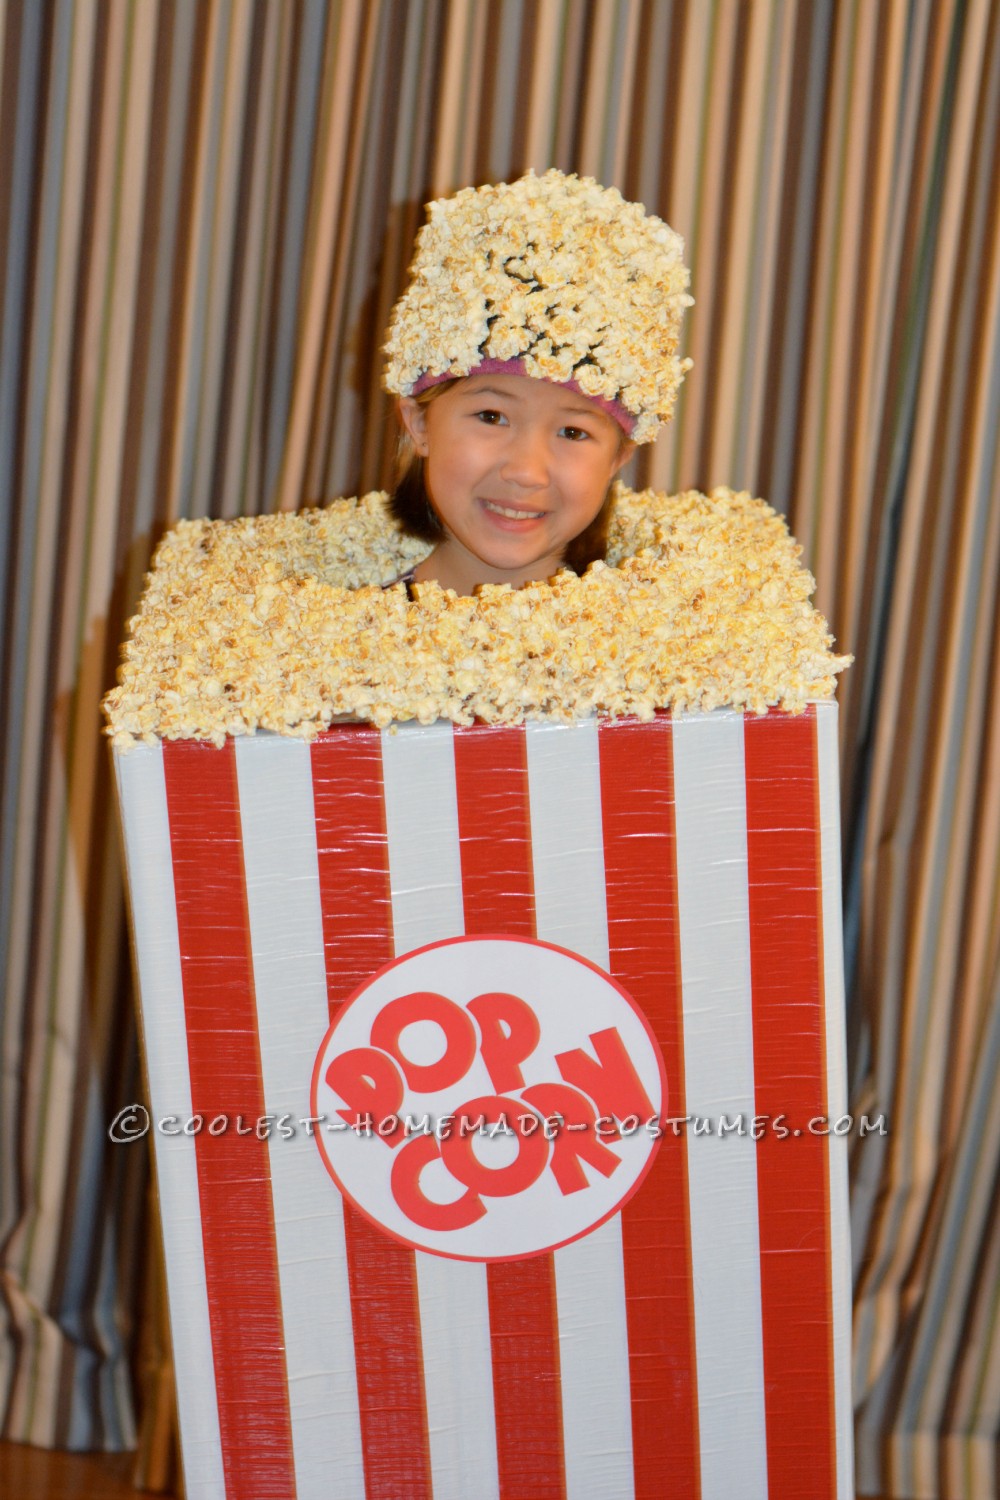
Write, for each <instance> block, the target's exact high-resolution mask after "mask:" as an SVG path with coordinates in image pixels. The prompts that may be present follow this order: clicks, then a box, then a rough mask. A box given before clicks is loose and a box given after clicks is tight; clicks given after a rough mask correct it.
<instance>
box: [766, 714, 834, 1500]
mask: <svg viewBox="0 0 1000 1500" xmlns="http://www.w3.org/2000/svg"><path fill="white" fill-rule="evenodd" d="M744 745H745V753H746V788H747V856H748V864H749V869H748V879H749V890H750V962H751V976H752V983H753V1048H754V1089H755V1111H756V1113H757V1114H759V1115H770V1116H771V1117H773V1116H775V1115H778V1114H782V1113H784V1114H785V1115H787V1117H788V1123H789V1125H790V1126H792V1127H794V1128H796V1129H801V1130H802V1131H803V1133H802V1135H801V1136H799V1137H797V1138H796V1137H795V1136H789V1137H788V1138H787V1139H780V1138H778V1137H777V1136H776V1135H768V1136H765V1137H764V1138H763V1139H762V1140H761V1141H760V1143H759V1144H758V1148H757V1199H758V1206H759V1218H760V1279H761V1303H762V1316H763V1336H764V1390H765V1411H766V1417H767V1462H768V1495H769V1497H770V1500H834V1497H835V1495H836V1468H835V1455H834V1431H835V1427H834V1404H833V1341H832V1329H831V1316H832V1314H831V1308H832V1301H831V1277H830V1241H829V1233H830V1229H829V1187H828V1180H827V1169H828V1143H827V1141H826V1139H825V1138H823V1137H822V1136H817V1135H812V1134H810V1133H809V1131H808V1129H807V1126H808V1122H809V1121H810V1120H811V1119H813V1118H814V1117H816V1116H818V1115H825V1113H826V1087H825V1074H826V1055H825V1050H826V1049H825V1019H824V997H823V967H822V965H823V932H822V917H821V910H822V909H821V900H822V891H821V884H822V882H821V873H820V831H819V807H818V798H819V789H818V778H817V751H816V719H815V713H814V711H813V710H811V709H810V710H808V711H807V712H806V713H805V714H803V715H801V716H799V717H797V718H792V717H789V716H787V715H784V714H777V713H770V714H768V715H767V716H766V717H762V718H754V717H750V716H749V715H748V716H747V718H746V720H745V727H744Z"/></svg>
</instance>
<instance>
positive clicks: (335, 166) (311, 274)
mask: <svg viewBox="0 0 1000 1500" xmlns="http://www.w3.org/2000/svg"><path fill="white" fill-rule="evenodd" d="M364 11H365V5H364V0H342V3H341V4H340V5H339V6H338V9H337V22H338V24H337V25H331V24H329V23H328V29H327V34H326V49H327V50H326V65H325V67H324V78H325V79H326V84H325V87H324V92H323V98H322V104H321V114H320V120H319V125H318V130H317V155H316V157H314V161H316V162H322V173H320V172H319V170H318V168H317V167H314V171H313V189H314V191H313V203H314V204H315V210H314V214H313V216H312V221H311V225H310V230H309V236H308V241H307V251H306V258H305V262H304V266H303V294H302V300H301V303H300V306H301V313H300V318H299V344H298V351H299V352H298V357H297V360H296V371H295V383H294V387H293V393H292V404H291V409H290V412H289V419H288V438H287V441H286V444H285V452H284V458H283V461H282V467H281V473H280V475H279V478H278V487H277V493H276V501H277V508H278V509H279V510H294V509H295V508H296V507H297V506H298V505H299V504H300V503H301V502H302V492H303V488H304V480H305V475H306V468H307V463H308V453H307V444H308V440H309V434H310V428H311V422H312V401H313V391H314V388H315V382H316V378H317V373H318V371H319V367H320V361H321V357H322V340H323V331H324V328H325V325H326V308H327V304H328V300H329V296H330V284H329V277H330V273H331V271H332V266H333V257H334V249H335V246H336V242H337V229H338V220H339V214H340V209H341V203H340V196H339V188H340V184H341V183H342V182H343V180H344V168H345V159H346V155H347V148H348V141H347V120H346V118H345V111H344V101H346V100H349V99H350V96H351V79H352V76H353V73H354V69H355V67H356V61H357V51H358V40H359V36H360V33H361V28H362V24H363V21H364Z"/></svg>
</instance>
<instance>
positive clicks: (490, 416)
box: [476, 407, 507, 427]
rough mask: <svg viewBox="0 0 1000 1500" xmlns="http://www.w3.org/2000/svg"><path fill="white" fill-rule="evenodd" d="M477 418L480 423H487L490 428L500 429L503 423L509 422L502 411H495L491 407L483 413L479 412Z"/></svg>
mask: <svg viewBox="0 0 1000 1500" xmlns="http://www.w3.org/2000/svg"><path fill="white" fill-rule="evenodd" d="M476 417H477V418H478V420H479V421H480V422H485V423H486V424H487V426H489V427H499V426H500V423H501V422H505V421H506V420H507V419H506V417H505V416H504V414H503V412H502V411H494V410H493V409H492V408H491V407H487V408H486V409H485V410H483V411H477V412H476Z"/></svg>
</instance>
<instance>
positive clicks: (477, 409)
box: [399, 375, 632, 594]
mask: <svg viewBox="0 0 1000 1500" xmlns="http://www.w3.org/2000/svg"><path fill="white" fill-rule="evenodd" d="M399 404H400V414H401V416H402V419H403V422H404V423H405V425H406V428H407V431H408V432H409V434H410V437H411V438H412V440H413V443H414V445H415V447H416V449H417V452H418V453H420V454H422V455H423V457H424V459H425V464H424V478H425V484H426V487H427V493H428V495H429V497H430V500H431V503H432V505H433V506H434V509H435V511H436V512H437V515H438V518H439V519H440V521H441V523H442V525H443V526H444V528H445V532H446V533H447V534H446V536H445V539H444V541H443V542H441V543H440V545H439V546H438V547H437V548H436V549H435V551H434V552H433V553H432V554H431V556H430V557H429V558H428V559H427V560H426V562H425V563H423V564H421V566H420V567H419V568H418V569H417V577H418V578H420V579H431V578H434V579H437V580H438V582H439V583H441V584H442V585H443V586H444V587H446V588H453V589H455V590H456V591H457V592H458V593H462V594H469V593H471V592H472V589H473V588H474V587H475V585H476V584H477V583H510V584H512V585H513V586H514V587H515V588H518V587H520V585H521V584H523V583H529V582H531V581H532V580H535V579H543V578H549V577H551V576H552V574H553V573H556V572H558V570H559V567H560V565H561V563H562V559H563V554H564V552H565V550H566V547H567V545H568V544H569V543H570V542H571V541H572V540H573V538H574V537H577V536H579V535H580V533H581V532H582V531H585V530H586V528H587V527H588V526H589V525H590V522H591V521H592V520H593V519H594V517H595V516H596V515H597V512H598V511H599V510H600V508H601V506H602V505H603V503H604V497H605V495H606V493H607V489H608V485H609V484H610V483H611V480H612V478H613V477H614V475H615V474H617V472H618V470H619V469H620V468H621V467H622V465H623V464H625V463H626V462H627V461H628V459H629V458H630V457H631V453H632V444H631V443H628V442H625V441H623V439H622V434H621V429H620V428H619V426H618V424H617V423H616V422H615V421H614V419H613V418H612V417H609V416H608V415H607V414H606V413H605V412H603V411H601V410H600V409H599V408H598V407H597V406H595V405H594V404H593V403H592V402H590V401H588V400H587V398H586V397H585V396H580V395H578V394H577V393H576V392H575V391H571V390H569V389H567V388H566V387H565V386H561V385H551V384H549V383H548V382H547V381H544V380H533V379H531V378H529V377H527V376H523V375H471V376H469V377H467V378H466V379H464V380H459V381H456V382H455V384H454V385H453V386H451V387H450V388H449V389H448V390H447V391H445V392H444V393H443V394H442V395H440V396H438V397H436V398H435V399H434V400H433V401H431V402H429V403H427V404H425V405H421V404H420V403H419V402H417V401H416V400H414V398H413V397H412V396H403V397H401V399H400V403H399Z"/></svg>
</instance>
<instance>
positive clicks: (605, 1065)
mask: <svg viewBox="0 0 1000 1500" xmlns="http://www.w3.org/2000/svg"><path fill="white" fill-rule="evenodd" d="M590 1040H591V1043H592V1044H593V1048H594V1051H595V1052H596V1053H597V1061H596V1062H595V1061H594V1059H593V1058H592V1057H588V1055H587V1053H586V1052H584V1050H583V1048H582V1047H574V1048H573V1051H572V1052H557V1053H556V1062H557V1064H558V1066H559V1071H560V1073H561V1074H562V1076H563V1078H565V1080H566V1082H567V1083H572V1084H575V1086H576V1087H577V1088H578V1089H582V1090H583V1092H584V1093H585V1094H589V1095H590V1097H591V1098H592V1099H595V1100H596V1101H597V1106H598V1108H599V1110H600V1112H601V1114H602V1115H615V1116H617V1118H618V1119H619V1120H627V1119H628V1117H629V1115H639V1117H640V1118H641V1119H644V1120H645V1119H648V1117H649V1116H650V1115H653V1114H655V1113H656V1111H655V1110H654V1108H653V1106H652V1104H651V1103H650V1101H649V1096H648V1094H647V1093H646V1090H645V1089H644V1088H643V1086H642V1082H641V1080H640V1078H639V1075H638V1073H637V1072H636V1071H635V1068H634V1067H633V1065H632V1059H631V1058H630V1057H629V1055H628V1053H627V1052H626V1051H625V1046H624V1043H623V1042H622V1039H621V1037H620V1036H619V1035H618V1028H617V1027H616V1026H609V1027H608V1028H607V1030H605V1031H592V1032H591V1034H590ZM663 1107H664V1109H665V1108H666V1100H664V1101H663Z"/></svg>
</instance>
